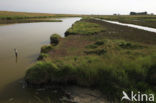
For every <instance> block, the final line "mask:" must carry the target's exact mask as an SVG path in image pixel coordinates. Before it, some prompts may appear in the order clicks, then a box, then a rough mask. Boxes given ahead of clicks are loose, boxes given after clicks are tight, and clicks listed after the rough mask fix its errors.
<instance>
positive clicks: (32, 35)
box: [0, 18, 80, 103]
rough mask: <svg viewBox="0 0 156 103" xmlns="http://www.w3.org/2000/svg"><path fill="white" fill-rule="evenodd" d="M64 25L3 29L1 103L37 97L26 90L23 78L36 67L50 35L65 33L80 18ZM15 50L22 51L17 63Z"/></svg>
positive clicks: (0, 36)
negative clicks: (35, 64)
mask: <svg viewBox="0 0 156 103" xmlns="http://www.w3.org/2000/svg"><path fill="white" fill-rule="evenodd" d="M62 20H63V22H42V23H21V24H11V25H2V26H0V103H8V101H9V102H15V103H17V102H18V103H26V102H27V101H28V100H31V98H32V97H33V95H34V92H32V90H29V89H27V88H23V87H22V82H23V81H22V80H20V79H21V78H23V76H24V75H25V71H26V70H27V68H28V67H30V66H31V65H32V64H33V63H35V61H36V58H37V57H38V55H39V53H40V47H41V46H42V45H45V44H48V43H49V38H50V35H51V34H53V33H58V34H60V35H61V36H62V37H63V36H64V32H65V31H66V30H67V29H68V28H69V27H71V25H72V24H73V23H74V22H75V21H77V20H80V18H63V19H62ZM14 48H16V49H17V50H18V58H17V60H16V58H15V54H14Z"/></svg>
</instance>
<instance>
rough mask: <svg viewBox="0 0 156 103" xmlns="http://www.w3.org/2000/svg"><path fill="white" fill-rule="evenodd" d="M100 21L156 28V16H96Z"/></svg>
mask: <svg viewBox="0 0 156 103" xmlns="http://www.w3.org/2000/svg"><path fill="white" fill-rule="evenodd" d="M95 17H98V18H100V19H106V20H112V21H119V22H122V23H130V24H136V25H141V26H147V27H153V28H156V16H155V15H136V16H128V15H125V16H123V15H121V16H95Z"/></svg>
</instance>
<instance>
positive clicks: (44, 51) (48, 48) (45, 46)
mask: <svg viewBox="0 0 156 103" xmlns="http://www.w3.org/2000/svg"><path fill="white" fill-rule="evenodd" d="M52 49H53V46H52V45H44V46H42V47H41V53H48V52H49V51H50V50H52Z"/></svg>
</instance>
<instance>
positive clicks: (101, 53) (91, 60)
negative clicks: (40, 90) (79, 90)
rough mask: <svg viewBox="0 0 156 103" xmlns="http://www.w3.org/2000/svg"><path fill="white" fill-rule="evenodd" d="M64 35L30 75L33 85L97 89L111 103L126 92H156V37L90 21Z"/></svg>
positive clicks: (81, 21) (28, 79)
mask: <svg viewBox="0 0 156 103" xmlns="http://www.w3.org/2000/svg"><path fill="white" fill-rule="evenodd" d="M65 34H66V37H65V38H62V39H61V40H60V41H59V43H57V45H55V46H54V48H53V49H51V50H48V52H45V53H47V55H46V56H45V57H44V59H42V60H41V61H39V62H37V63H36V64H35V65H34V66H32V67H31V68H30V69H29V70H28V71H27V73H26V76H25V79H26V81H27V82H28V84H30V85H31V84H33V85H43V84H44V85H46V84H49V83H51V84H52V85H56V84H61V85H76V86H80V87H87V88H95V89H98V90H100V91H101V92H102V93H103V94H104V95H105V96H106V97H107V99H109V100H110V101H116V100H117V101H118V100H119V99H120V97H121V96H122V94H121V93H122V91H123V90H124V91H126V92H127V93H130V91H140V92H143V93H149V92H152V93H154V94H155V93H156V89H155V80H156V78H155V74H156V72H155V69H154V68H155V67H156V46H155V45H156V41H155V39H156V35H155V33H150V32H146V31H143V30H138V29H134V28H129V27H124V26H118V25H115V24H110V23H107V22H102V21H98V20H94V19H89V18H88V19H82V20H80V21H78V22H76V23H75V24H74V25H73V26H72V27H71V28H69V29H68V30H67V31H66V33H65ZM50 45H51V44H50Z"/></svg>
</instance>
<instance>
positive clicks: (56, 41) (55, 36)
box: [50, 34, 61, 45]
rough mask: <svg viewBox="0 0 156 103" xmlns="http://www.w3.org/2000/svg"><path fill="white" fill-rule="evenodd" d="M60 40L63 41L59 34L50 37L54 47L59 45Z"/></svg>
mask: <svg viewBox="0 0 156 103" xmlns="http://www.w3.org/2000/svg"><path fill="white" fill-rule="evenodd" d="M60 39H61V36H60V35H59V34H52V35H51V36H50V42H51V44H53V45H57V44H58V43H59V41H60Z"/></svg>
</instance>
